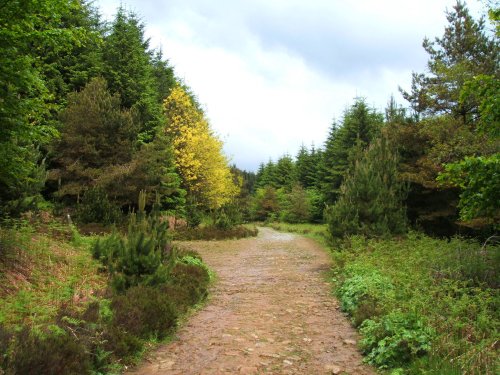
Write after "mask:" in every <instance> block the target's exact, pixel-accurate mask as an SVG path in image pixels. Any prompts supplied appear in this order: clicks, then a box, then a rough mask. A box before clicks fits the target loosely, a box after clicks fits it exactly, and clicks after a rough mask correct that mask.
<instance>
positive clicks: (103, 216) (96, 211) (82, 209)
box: [77, 187, 122, 224]
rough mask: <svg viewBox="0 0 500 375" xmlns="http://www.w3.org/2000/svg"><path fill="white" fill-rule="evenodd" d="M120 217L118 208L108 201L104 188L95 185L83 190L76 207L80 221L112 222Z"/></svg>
mask: <svg viewBox="0 0 500 375" xmlns="http://www.w3.org/2000/svg"><path fill="white" fill-rule="evenodd" d="M121 217H122V213H121V211H120V209H119V208H118V207H117V206H116V205H114V204H112V203H111V202H110V200H109V199H108V195H107V194H106V192H105V191H104V190H102V189H100V188H97V187H95V188H90V189H88V190H87V191H85V193H84V194H83V197H82V201H81V202H80V204H79V205H78V208H77V218H78V220H79V221H80V222H82V223H101V224H113V223H116V222H118V221H120V219H121Z"/></svg>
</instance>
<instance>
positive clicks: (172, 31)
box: [95, 0, 481, 170]
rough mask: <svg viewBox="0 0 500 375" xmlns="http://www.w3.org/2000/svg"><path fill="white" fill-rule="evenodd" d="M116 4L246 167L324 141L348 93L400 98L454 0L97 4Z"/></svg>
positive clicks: (477, 8) (473, 2)
mask: <svg viewBox="0 0 500 375" xmlns="http://www.w3.org/2000/svg"><path fill="white" fill-rule="evenodd" d="M120 3H122V4H123V6H124V7H125V8H126V9H127V10H132V11H134V12H135V13H137V14H138V15H139V16H140V17H141V19H142V20H143V22H144V24H145V26H146V36H147V37H148V38H150V39H151V41H150V44H151V47H153V48H157V47H160V46H161V48H162V50H163V52H164V56H165V57H166V58H167V59H168V60H169V61H170V63H171V65H173V66H174V68H175V72H176V74H177V76H178V77H180V78H182V79H183V80H184V81H185V83H186V84H188V85H189V86H190V87H191V88H192V89H193V91H194V93H195V94H196V95H197V96H198V99H199V101H200V103H201V104H202V105H203V107H204V108H205V110H206V113H207V115H208V117H209V120H210V123H211V125H212V128H213V129H214V130H215V131H216V132H217V133H218V134H219V136H220V137H221V138H222V139H223V140H224V143H225V151H226V153H227V155H228V156H229V157H230V158H231V161H232V162H234V163H235V164H236V165H237V166H238V167H239V168H242V169H246V170H256V169H257V167H258V165H259V163H260V162H267V160H269V158H272V159H273V160H276V159H277V158H278V157H279V156H281V155H283V154H284V153H289V154H291V155H292V156H294V155H296V153H297V151H298V149H299V147H300V145H301V144H302V143H303V144H305V145H306V146H310V145H311V144H312V143H314V144H315V145H316V146H322V144H323V142H324V140H325V138H326V136H327V133H328V129H329V127H330V126H331V124H332V121H333V119H341V118H342V113H343V111H344V109H345V108H346V107H347V106H349V105H350V104H352V103H353V99H354V98H355V97H357V96H361V97H365V98H366V100H367V102H368V103H369V104H370V105H372V106H373V107H375V108H378V109H380V110H383V108H384V107H385V104H386V103H387V101H388V99H389V97H390V95H391V94H394V96H395V97H396V99H397V101H398V102H400V103H401V104H405V103H404V101H403V99H402V98H401V96H400V95H399V93H398V86H402V87H403V88H406V89H409V86H410V81H411V72H412V71H416V72H423V71H424V70H425V67H426V62H427V55H426V53H425V51H424V50H423V48H422V40H423V38H424V37H425V36H428V37H431V38H434V37H435V36H441V35H442V34H443V31H444V27H445V25H446V23H447V22H446V16H445V10H446V9H447V8H448V9H451V8H452V6H453V5H454V4H455V1H454V0H418V1H415V0H377V1H373V0H226V1H223V0H97V1H96V2H95V4H96V5H97V6H98V7H99V8H100V10H101V14H102V15H103V16H104V17H105V18H107V19H109V20H112V19H113V16H114V14H115V13H116V9H117V8H118V6H119V5H120ZM467 4H468V6H469V8H470V9H471V10H472V11H473V14H479V13H480V12H481V5H480V4H479V3H478V1H477V0H469V1H467Z"/></svg>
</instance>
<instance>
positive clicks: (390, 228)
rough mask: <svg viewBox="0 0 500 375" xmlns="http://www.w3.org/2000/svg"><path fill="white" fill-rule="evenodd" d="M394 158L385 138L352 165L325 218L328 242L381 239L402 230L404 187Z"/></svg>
mask: <svg viewBox="0 0 500 375" xmlns="http://www.w3.org/2000/svg"><path fill="white" fill-rule="evenodd" d="M397 168H398V156H397V153H396V151H395V150H394V149H393V148H392V147H391V145H390V144H389V143H388V141H387V139H386V138H385V137H381V138H379V139H377V140H376V141H374V142H373V143H372V144H371V145H370V147H369V148H368V149H367V150H366V151H365V152H364V154H363V157H362V158H361V159H360V160H359V161H357V162H356V163H355V166H354V169H353V170H352V171H351V172H350V173H349V175H348V176H347V177H346V179H345V181H344V182H343V184H342V186H341V188H340V195H339V198H338V200H337V202H336V203H335V204H334V205H332V206H329V207H328V208H327V209H326V212H325V216H326V221H327V223H328V230H329V232H330V235H331V236H332V238H338V237H342V236H344V235H352V234H364V235H367V236H384V235H388V234H401V233H403V232H405V230H406V217H405V210H404V208H403V200H404V199H405V196H406V186H405V184H404V183H403V182H401V181H400V180H399V179H398V175H397Z"/></svg>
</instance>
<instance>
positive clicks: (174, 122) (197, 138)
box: [164, 85, 240, 210]
mask: <svg viewBox="0 0 500 375" xmlns="http://www.w3.org/2000/svg"><path fill="white" fill-rule="evenodd" d="M164 110H165V115H166V117H167V126H166V128H165V129H166V132H167V134H168V135H169V136H170V137H171V138H172V143H173V147H174V154H175V163H176V166H177V169H178V171H179V173H180V175H181V177H182V180H183V185H184V188H185V189H186V190H187V192H188V194H189V195H191V196H192V197H193V198H194V199H195V200H196V201H197V202H198V204H201V205H202V207H204V208H207V209H210V210H215V209H218V208H220V207H222V206H223V205H225V204H227V203H230V202H231V201H232V199H233V198H235V197H236V196H237V194H238V193H239V189H240V188H239V186H237V185H236V184H235V183H234V181H233V177H232V174H231V170H230V168H229V162H228V159H227V158H226V156H225V155H224V153H223V150H222V146H223V144H222V141H221V140H220V139H219V138H218V137H217V136H216V135H215V134H214V132H213V131H212V129H211V128H210V124H209V123H208V121H207V119H206V118H205V115H204V113H203V111H202V110H201V109H199V107H198V106H197V105H196V104H195V103H194V101H193V99H192V98H191V96H190V95H189V94H188V93H187V92H186V90H185V89H184V88H182V87H181V86H180V85H177V86H176V87H174V88H173V89H172V91H171V93H170V95H169V96H168V97H167V98H166V99H165V102H164Z"/></svg>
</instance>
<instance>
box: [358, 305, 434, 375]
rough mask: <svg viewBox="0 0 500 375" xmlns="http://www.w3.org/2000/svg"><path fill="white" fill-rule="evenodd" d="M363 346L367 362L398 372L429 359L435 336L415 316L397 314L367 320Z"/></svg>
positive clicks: (394, 312)
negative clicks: (424, 356) (400, 368)
mask: <svg viewBox="0 0 500 375" xmlns="http://www.w3.org/2000/svg"><path fill="white" fill-rule="evenodd" d="M360 332H361V334H362V336H363V338H362V340H361V342H360V345H361V348H362V350H363V352H364V353H365V354H366V361H367V362H368V363H370V364H372V365H375V366H377V367H380V368H394V367H398V366H401V365H405V364H407V363H409V362H410V361H411V360H412V359H414V358H417V357H420V356H423V355H425V354H426V353H427V352H428V351H429V350H430V349H431V340H432V337H433V335H434V332H433V330H432V329H431V328H429V327H428V326H427V325H426V324H424V322H423V321H422V320H421V319H419V318H418V317H417V316H416V315H415V314H408V313H403V312H401V311H398V310H395V311H391V312H390V313H389V314H387V315H384V316H383V317H381V318H380V319H377V320H371V319H367V320H365V321H364V322H363V324H362V325H361V328H360Z"/></svg>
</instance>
